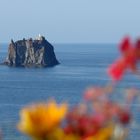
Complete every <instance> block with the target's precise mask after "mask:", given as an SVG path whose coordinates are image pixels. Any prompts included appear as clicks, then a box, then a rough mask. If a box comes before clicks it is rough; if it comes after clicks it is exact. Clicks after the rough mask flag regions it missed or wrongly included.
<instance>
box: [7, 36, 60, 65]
mask: <svg viewBox="0 0 140 140" xmlns="http://www.w3.org/2000/svg"><path fill="white" fill-rule="evenodd" d="M4 63H5V64H6V65H9V66H16V67H19V66H24V67H30V66H31V67H32V66H33V67H51V66H55V65H57V64H59V62H58V60H57V59H56V56H55V53H54V48H53V46H52V45H51V44H50V43H49V42H48V41H47V40H46V39H45V37H43V36H39V37H38V38H37V39H35V40H33V39H32V38H30V39H28V40H26V39H23V40H18V41H16V42H14V41H13V40H11V43H10V44H9V48H8V56H7V58H6V60H5V62H4Z"/></svg>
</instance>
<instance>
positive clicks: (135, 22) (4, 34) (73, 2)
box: [0, 0, 140, 43]
mask: <svg viewBox="0 0 140 140" xmlns="http://www.w3.org/2000/svg"><path fill="white" fill-rule="evenodd" d="M139 17H140V0H0V42H9V40H10V39H11V38H13V39H14V40H18V39H22V38H24V37H25V38H29V37H32V38H35V37H36V36H38V34H42V35H44V36H45V37H46V38H47V39H48V40H49V41H50V42H54V43H116V42H118V41H119V40H120V39H121V38H122V37H123V36H125V35H130V36H132V38H137V37H139V36H140V18H139Z"/></svg>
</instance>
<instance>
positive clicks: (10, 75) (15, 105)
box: [0, 44, 140, 140]
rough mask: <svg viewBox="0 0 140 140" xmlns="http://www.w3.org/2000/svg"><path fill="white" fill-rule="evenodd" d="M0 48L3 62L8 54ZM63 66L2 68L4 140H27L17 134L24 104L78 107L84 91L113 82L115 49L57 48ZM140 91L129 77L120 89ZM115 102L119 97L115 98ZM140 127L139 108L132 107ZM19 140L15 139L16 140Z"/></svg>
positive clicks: (135, 134)
mask: <svg viewBox="0 0 140 140" xmlns="http://www.w3.org/2000/svg"><path fill="white" fill-rule="evenodd" d="M7 46H8V45H6V44H0V61H2V60H4V58H5V57H6V52H7ZM54 48H55V53H56V56H57V58H58V60H59V61H60V63H61V64H60V65H58V66H56V67H53V68H10V67H7V66H0V127H1V128H2V130H3V135H4V140H16V139H18V140H22V139H24V140H27V137H24V136H22V135H20V134H19V133H18V132H17V131H16V125H15V124H16V122H17V121H18V117H19V114H18V112H19V110H20V108H21V107H22V106H24V105H25V104H29V103H32V102H36V101H46V100H48V99H49V98H50V97H53V98H55V99H56V100H57V101H58V102H62V101H67V102H69V103H70V104H71V105H74V104H76V103H77V102H79V101H80V100H81V98H82V94H83V92H84V90H85V89H86V88H87V87H89V86H92V85H106V84H107V83H109V82H110V79H109V78H108V76H107V74H106V68H107V67H108V65H109V64H110V63H112V62H113V61H114V59H115V58H116V57H117V56H118V50H117V47H116V45H111V44H54ZM124 87H138V88H139V87H140V78H138V77H136V76H134V75H131V74H129V75H128V76H126V77H124V79H123V81H122V82H120V84H119V85H118V88H120V89H121V88H124ZM114 98H116V99H120V95H119V94H118V95H117V94H116V97H114ZM132 111H133V112H134V113H135V117H136V120H137V121H138V122H139V124H140V113H139V112H140V108H139V104H135V105H134V106H133V107H132ZM15 137H16V138H15ZM139 138H140V129H139V128H132V129H131V135H130V139H133V140H139Z"/></svg>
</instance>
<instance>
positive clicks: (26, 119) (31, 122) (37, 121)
mask: <svg viewBox="0 0 140 140" xmlns="http://www.w3.org/2000/svg"><path fill="white" fill-rule="evenodd" d="M66 111H67V105H66V104H61V105H57V104H56V102H55V101H49V102H48V103H38V104H34V105H31V106H27V107H25V108H23V109H22V110H21V112H20V119H21V120H20V122H19V123H18V129H19V130H20V131H21V132H23V133H25V134H27V135H29V136H31V137H33V138H36V139H45V138H46V136H47V134H49V133H51V132H53V131H54V130H55V129H56V128H57V127H58V125H59V124H60V122H61V121H62V119H63V118H64V116H65V114H66Z"/></svg>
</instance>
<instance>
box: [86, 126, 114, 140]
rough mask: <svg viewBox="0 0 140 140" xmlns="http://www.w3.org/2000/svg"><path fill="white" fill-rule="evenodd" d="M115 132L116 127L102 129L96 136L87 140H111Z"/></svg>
mask: <svg viewBox="0 0 140 140" xmlns="http://www.w3.org/2000/svg"><path fill="white" fill-rule="evenodd" d="M113 132H114V125H113V124H110V125H109V126H107V127H105V128H102V129H101V130H100V131H99V132H98V133H97V134H96V135H95V136H91V137H88V138H86V139H85V140H110V139H111V137H112V135H113Z"/></svg>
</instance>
